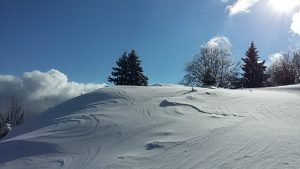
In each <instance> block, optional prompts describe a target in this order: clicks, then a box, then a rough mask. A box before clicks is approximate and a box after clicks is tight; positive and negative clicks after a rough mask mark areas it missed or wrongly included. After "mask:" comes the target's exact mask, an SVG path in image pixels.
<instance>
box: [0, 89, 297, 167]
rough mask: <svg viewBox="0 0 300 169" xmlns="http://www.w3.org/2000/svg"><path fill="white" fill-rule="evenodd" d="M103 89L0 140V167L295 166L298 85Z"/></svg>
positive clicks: (24, 125)
mask: <svg viewBox="0 0 300 169" xmlns="http://www.w3.org/2000/svg"><path fill="white" fill-rule="evenodd" d="M195 90H196V91H192V92H191V87H184V86H179V85H155V86H150V87H126V86H121V87H114V88H102V89H99V90H97V91H95V92H92V93H88V94H84V95H82V96H79V97H76V98H73V99H71V100H69V101H67V102H65V103H63V104H61V105H58V106H56V107H54V108H51V109H49V110H48V111H46V112H44V113H43V114H41V115H40V116H38V117H36V118H35V119H33V120H31V121H28V122H26V123H25V124H23V125H22V126H19V127H16V128H14V129H13V130H12V131H11V132H10V133H9V134H8V135H7V136H6V138H5V139H3V140H1V142H0V152H1V153H2V154H1V158H0V168H1V169H18V168H24V166H26V167H25V168H30V169H40V168H43V169H44V168H45V169H47V168H51V169H56V168H57V169H58V168H64V169H83V168H86V169H99V168H101V169H102V168H103V169H117V168H124V169H135V168H136V169H139V168H144V169H150V168H151V169H175V168H178V169H181V168H182V169H193V168H195V169H196V168H197V169H198V168H201V169H214V168H222V169H227V168H236V169H237V168H241V169H242V168H243V169H244V168H247V169H261V168H264V169H268V168H272V169H273V168H278V169H284V168H299V167H300V132H299V131H300V114H299V113H300V102H299V99H300V85H294V86H287V87H276V88H262V89H251V90H249V89H244V90H227V89H219V88H195Z"/></svg>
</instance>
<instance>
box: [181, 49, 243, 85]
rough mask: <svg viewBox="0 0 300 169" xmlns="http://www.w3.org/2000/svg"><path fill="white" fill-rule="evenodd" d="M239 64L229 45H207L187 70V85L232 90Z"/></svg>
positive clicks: (185, 82)
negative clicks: (211, 86)
mask: <svg viewBox="0 0 300 169" xmlns="http://www.w3.org/2000/svg"><path fill="white" fill-rule="evenodd" d="M237 68H238V64H236V63H235V62H234V60H233V59H232V57H231V52H230V45H229V44H222V45H219V44H213V45H212V44H205V45H202V46H201V47H200V52H199V54H197V55H196V56H195V57H194V58H193V60H192V61H191V62H189V63H188V64H187V66H186V68H185V71H186V75H185V76H184V79H183V81H182V83H183V84H185V85H192V86H202V85H214V86H219V87H225V88H230V87H231V85H232V83H231V80H232V79H234V76H237V73H236V72H237Z"/></svg>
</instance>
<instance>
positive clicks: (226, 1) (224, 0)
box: [220, 0, 228, 3]
mask: <svg viewBox="0 0 300 169" xmlns="http://www.w3.org/2000/svg"><path fill="white" fill-rule="evenodd" d="M220 1H221V2H223V3H228V0H220Z"/></svg>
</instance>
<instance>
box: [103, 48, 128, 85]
mask: <svg viewBox="0 0 300 169" xmlns="http://www.w3.org/2000/svg"><path fill="white" fill-rule="evenodd" d="M116 64H117V67H113V68H112V69H113V71H112V73H111V75H112V76H113V77H110V76H109V77H108V81H109V82H112V83H114V84H115V85H129V79H128V77H129V71H128V56H127V53H126V52H124V53H123V55H122V56H121V57H120V58H119V60H118V61H117V62H116Z"/></svg>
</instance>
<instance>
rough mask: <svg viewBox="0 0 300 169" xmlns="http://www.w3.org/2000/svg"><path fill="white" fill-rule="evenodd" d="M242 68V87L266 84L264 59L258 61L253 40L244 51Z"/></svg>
mask: <svg viewBox="0 0 300 169" xmlns="http://www.w3.org/2000/svg"><path fill="white" fill-rule="evenodd" d="M245 55H246V58H243V59H242V60H243V61H244V64H243V67H242V70H243V71H244V73H243V74H242V75H243V80H244V87H251V88H254V87H263V86H265V85H266V81H267V79H268V76H267V75H266V74H265V73H264V72H265V70H266V68H267V67H266V66H265V65H264V64H265V61H262V62H259V60H258V59H259V58H260V57H259V56H258V51H257V50H256V47H255V44H254V42H252V43H251V46H250V48H249V49H248V51H247V52H246V54H245Z"/></svg>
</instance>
